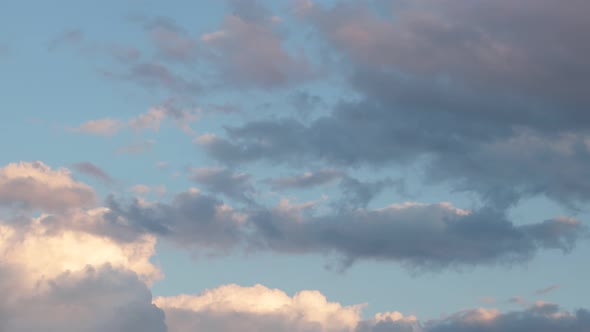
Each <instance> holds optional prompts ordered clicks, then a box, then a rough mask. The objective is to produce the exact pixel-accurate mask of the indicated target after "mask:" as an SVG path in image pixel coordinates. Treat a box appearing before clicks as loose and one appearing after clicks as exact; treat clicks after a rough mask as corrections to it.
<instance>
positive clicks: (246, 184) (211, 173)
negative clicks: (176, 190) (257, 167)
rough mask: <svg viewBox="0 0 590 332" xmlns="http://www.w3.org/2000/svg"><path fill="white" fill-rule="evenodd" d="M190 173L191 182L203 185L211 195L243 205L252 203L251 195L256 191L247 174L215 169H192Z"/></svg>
mask: <svg viewBox="0 0 590 332" xmlns="http://www.w3.org/2000/svg"><path fill="white" fill-rule="evenodd" d="M190 173H191V175H190V179H191V180H193V181H195V182H197V183H199V184H201V185H203V186H204V187H205V188H206V189H207V190H208V191H210V192H212V193H215V194H223V195H225V196H226V197H228V198H232V199H236V200H238V201H241V202H244V203H253V202H254V201H253V198H252V195H254V194H255V193H256V191H255V189H254V186H253V185H252V183H251V178H250V176H249V175H248V174H245V173H234V172H232V171H230V170H229V169H224V168H215V167H200V168H192V169H191V170H190Z"/></svg>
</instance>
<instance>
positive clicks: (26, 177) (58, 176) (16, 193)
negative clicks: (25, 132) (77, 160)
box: [0, 161, 96, 211]
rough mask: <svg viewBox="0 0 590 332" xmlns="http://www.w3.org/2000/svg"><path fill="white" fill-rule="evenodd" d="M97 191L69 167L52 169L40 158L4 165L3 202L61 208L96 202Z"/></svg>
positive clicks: (0, 188) (0, 187)
mask: <svg viewBox="0 0 590 332" xmlns="http://www.w3.org/2000/svg"><path fill="white" fill-rule="evenodd" d="M95 201H96V195H95V193H94V190H93V189H92V188H91V187H90V186H88V185H86V184H84V183H82V182H78V181H75V180H74V179H73V178H72V176H71V173H70V171H69V170H68V169H65V168H59V169H55V170H54V169H51V167H49V166H47V165H45V164H44V163H42V162H40V161H34V162H19V163H12V164H8V165H7V166H5V167H3V168H0V205H2V204H3V205H9V206H17V207H22V208H25V209H41V210H45V211H60V210H65V209H69V208H77V207H89V206H92V205H94V204H95Z"/></svg>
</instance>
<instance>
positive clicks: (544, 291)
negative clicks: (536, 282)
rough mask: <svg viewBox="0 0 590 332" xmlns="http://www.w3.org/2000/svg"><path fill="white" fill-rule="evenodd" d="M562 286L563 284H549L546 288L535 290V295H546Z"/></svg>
mask: <svg viewBox="0 0 590 332" xmlns="http://www.w3.org/2000/svg"><path fill="white" fill-rule="evenodd" d="M560 287H561V286H559V285H551V286H547V287H545V288H541V289H537V290H536V291H535V295H545V294H548V293H551V292H553V291H555V290H558V289H559V288H560Z"/></svg>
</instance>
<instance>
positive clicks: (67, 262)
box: [0, 209, 161, 286]
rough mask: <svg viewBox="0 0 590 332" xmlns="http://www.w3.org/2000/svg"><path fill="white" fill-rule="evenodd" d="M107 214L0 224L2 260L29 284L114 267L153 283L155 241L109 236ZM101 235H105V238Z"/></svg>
mask: <svg viewBox="0 0 590 332" xmlns="http://www.w3.org/2000/svg"><path fill="white" fill-rule="evenodd" d="M105 212H106V210H105V209H96V210H90V211H75V212H68V213H66V214H61V215H42V216H41V217H39V218H34V219H32V220H29V221H28V222H26V221H18V222H10V223H8V222H5V223H0V257H1V258H2V262H3V263H4V264H9V265H15V266H19V268H20V269H21V270H22V271H23V273H25V276H24V277H23V279H24V280H27V281H28V284H29V285H31V286H32V285H34V284H35V282H36V281H37V280H39V279H42V278H54V277H56V276H58V275H59V274H61V273H62V272H64V271H79V270H81V269H83V268H84V267H85V266H87V265H91V266H95V267H98V266H102V265H104V264H110V265H112V266H113V267H115V268H117V269H124V270H130V271H133V272H135V273H137V274H138V275H139V276H140V277H141V278H142V280H144V281H145V282H147V283H151V282H153V281H155V280H157V279H159V278H160V277H161V272H160V271H159V270H158V269H157V268H156V267H155V266H154V265H153V264H152V263H151V262H150V258H151V257H152V256H153V255H154V253H155V244H156V238H155V237H154V236H153V235H149V234H144V235H139V236H136V237H135V238H133V239H132V240H129V241H119V238H115V237H108V236H105V234H106V232H104V231H103V230H102V227H105V226H104V223H103V222H102V220H103V217H102V216H103V214H104V213H105ZM101 233H102V234H101Z"/></svg>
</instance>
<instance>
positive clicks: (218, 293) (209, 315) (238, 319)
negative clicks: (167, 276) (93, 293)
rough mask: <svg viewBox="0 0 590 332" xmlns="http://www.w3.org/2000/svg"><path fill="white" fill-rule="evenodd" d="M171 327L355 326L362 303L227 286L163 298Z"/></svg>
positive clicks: (304, 330) (304, 329) (173, 330)
mask: <svg viewBox="0 0 590 332" xmlns="http://www.w3.org/2000/svg"><path fill="white" fill-rule="evenodd" d="M154 303H155V304H156V305H158V306H159V307H160V308H162V309H164V311H165V312H166V322H167V324H168V327H169V330H170V332H177V331H178V332H181V331H200V330H207V331H209V330H215V331H224V332H230V331H243V330H248V331H277V332H279V331H293V332H295V331H297V332H312V331H317V332H320V331H326V332H337V331H338V332H340V331H342V332H344V331H353V329H354V328H355V326H356V325H357V324H358V322H359V321H360V308H361V306H359V305H357V306H348V307H347V306H342V305H341V304H339V303H334V302H328V301H327V299H326V297H325V296H323V295H322V294H321V293H319V292H317V291H301V292H299V293H297V294H295V295H294V296H292V297H291V296H288V295H287V294H285V293H284V292H283V291H281V290H278V289H269V288H267V287H264V286H262V285H255V286H252V287H240V286H238V285H225V286H221V287H219V288H215V289H211V290H207V291H205V292H203V293H202V294H199V295H179V296H173V297H158V298H156V299H155V300H154Z"/></svg>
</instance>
